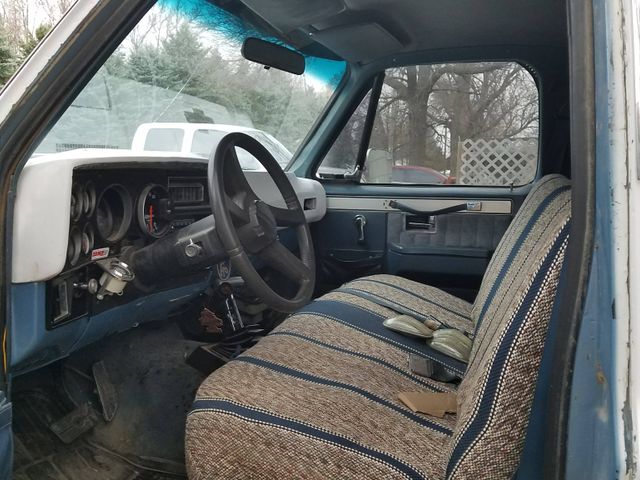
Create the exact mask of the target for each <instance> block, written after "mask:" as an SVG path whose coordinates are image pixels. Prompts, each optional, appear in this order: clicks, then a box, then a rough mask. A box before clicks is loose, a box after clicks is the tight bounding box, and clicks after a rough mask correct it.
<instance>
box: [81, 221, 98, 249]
mask: <svg viewBox="0 0 640 480" xmlns="http://www.w3.org/2000/svg"><path fill="white" fill-rule="evenodd" d="M94 242H95V234H94V233H93V227H92V226H91V224H90V223H87V224H86V225H85V226H84V228H83V229H82V237H81V246H82V253H83V254H84V255H89V254H90V253H91V250H93V245H94Z"/></svg>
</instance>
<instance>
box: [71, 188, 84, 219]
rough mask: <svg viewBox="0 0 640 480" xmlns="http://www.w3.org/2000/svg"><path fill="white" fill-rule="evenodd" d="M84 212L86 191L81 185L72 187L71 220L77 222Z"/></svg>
mask: <svg viewBox="0 0 640 480" xmlns="http://www.w3.org/2000/svg"><path fill="white" fill-rule="evenodd" d="M83 212H84V192H83V191H82V189H81V188H80V186H79V185H77V184H76V185H74V186H73V188H72V189H71V220H73V221H74V222H77V221H78V220H79V219H80V217H81V216H82V213H83Z"/></svg>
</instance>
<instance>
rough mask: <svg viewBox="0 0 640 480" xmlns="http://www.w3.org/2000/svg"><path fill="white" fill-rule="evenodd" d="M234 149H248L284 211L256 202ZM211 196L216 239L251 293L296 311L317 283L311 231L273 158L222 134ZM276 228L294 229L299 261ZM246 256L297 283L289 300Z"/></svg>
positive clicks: (238, 136) (242, 138)
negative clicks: (259, 164) (280, 200)
mask: <svg viewBox="0 0 640 480" xmlns="http://www.w3.org/2000/svg"><path fill="white" fill-rule="evenodd" d="M236 148H242V149H244V150H246V151H247V152H249V153H250V154H252V155H253V156H254V157H255V158H256V159H257V160H258V161H259V162H260V163H261V164H262V165H263V166H264V167H265V169H266V173H267V174H269V175H270V177H271V179H272V180H273V182H274V183H275V186H276V188H277V189H278V190H279V192H280V194H281V195H282V198H283V199H284V200H285V205H286V206H287V208H277V207H272V206H270V205H268V204H266V203H265V202H263V201H262V200H260V198H259V197H258V196H257V195H256V194H255V192H254V191H253V189H252V188H251V186H250V185H249V182H248V181H247V178H246V177H245V174H244V172H243V171H242V168H241V166H240V162H239V161H238V156H237V154H236ZM209 197H210V200H211V209H212V211H213V216H214V220H215V228H216V236H217V237H218V239H219V240H220V242H221V243H222V245H223V246H224V248H225V250H226V252H227V255H229V258H230V259H231V262H232V264H233V266H234V268H235V269H236V270H237V271H238V273H239V274H240V275H242V277H243V278H244V280H245V282H246V284H247V286H248V287H249V288H251V290H253V292H254V294H256V295H257V296H258V297H260V298H261V299H262V300H263V301H264V302H265V303H266V304H267V305H269V306H271V307H272V308H274V309H276V310H279V311H282V312H294V311H296V310H298V309H299V308H301V307H302V306H304V305H305V304H306V303H307V302H309V300H310V299H311V297H312V295H313V289H314V284H315V257H314V252H313V245H312V244H311V233H310V232H309V228H308V226H307V222H306V218H305V215H304V211H303V210H302V207H301V206H300V202H299V201H298V197H297V195H296V192H295V190H294V188H293V186H292V185H291V182H290V181H289V178H287V175H286V174H285V173H284V171H283V170H282V168H281V167H280V165H279V164H278V162H277V161H276V160H275V158H273V155H271V153H269V151H268V150H267V149H266V148H265V147H264V146H263V145H262V144H260V142H258V141H257V140H256V139H254V138H252V137H250V136H249V135H246V134H244V133H239V132H235V133H230V134H229V135H226V136H225V137H223V138H222V139H221V140H220V142H219V143H218V147H217V148H216V151H215V152H214V153H213V154H212V156H211V157H210V159H209ZM278 227H293V228H295V229H296V231H297V238H298V247H299V250H300V258H298V257H297V256H296V255H294V254H293V253H291V251H289V250H288V249H287V248H286V247H284V246H283V245H282V244H281V243H280V242H279V241H278V239H277V238H278ZM249 254H253V255H257V256H258V257H260V258H261V259H262V260H263V261H264V262H265V263H266V264H267V265H268V266H270V267H272V268H274V269H276V270H278V271H280V272H282V274H283V275H284V276H285V277H286V278H287V279H289V280H291V281H292V282H294V283H295V284H297V285H298V291H297V293H296V294H295V295H294V296H293V298H285V297H282V296H281V295H280V294H278V293H277V292H276V291H275V290H274V289H273V287H272V286H271V285H268V284H267V283H266V282H265V281H264V279H263V278H262V277H261V276H260V273H259V272H258V271H257V270H256V268H255V266H254V265H253V264H252V263H251V260H250V258H249Z"/></svg>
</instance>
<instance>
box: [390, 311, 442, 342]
mask: <svg viewBox="0 0 640 480" xmlns="http://www.w3.org/2000/svg"><path fill="white" fill-rule="evenodd" d="M382 324H383V325H384V326H385V327H387V328H388V329H389V330H393V331H394V332H397V333H401V334H403V335H408V336H410V337H416V338H431V337H432V336H433V332H434V331H433V329H432V328H429V327H428V326H427V325H426V324H425V323H424V322H421V321H420V320H418V319H416V318H413V317H411V316H409V315H399V316H397V317H391V318H387V319H386V320H385V321H384V322H382Z"/></svg>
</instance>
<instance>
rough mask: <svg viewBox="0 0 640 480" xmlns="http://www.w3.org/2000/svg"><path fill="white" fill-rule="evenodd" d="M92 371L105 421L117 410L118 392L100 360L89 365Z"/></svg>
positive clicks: (109, 419) (113, 415)
mask: <svg viewBox="0 0 640 480" xmlns="http://www.w3.org/2000/svg"><path fill="white" fill-rule="evenodd" d="M91 370H92V371H93V379H94V380H95V382H96V387H97V388H96V389H97V390H98V399H99V400H100V405H101V406H102V416H103V417H104V419H105V421H107V422H110V421H111V420H113V417H115V416H116V412H117V411H118V392H117V391H116V387H115V385H114V384H113V383H112V382H111V380H110V379H109V373H108V372H107V366H106V365H105V363H104V362H103V361H102V360H100V361H99V362H97V363H94V364H93V366H92V367H91Z"/></svg>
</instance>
